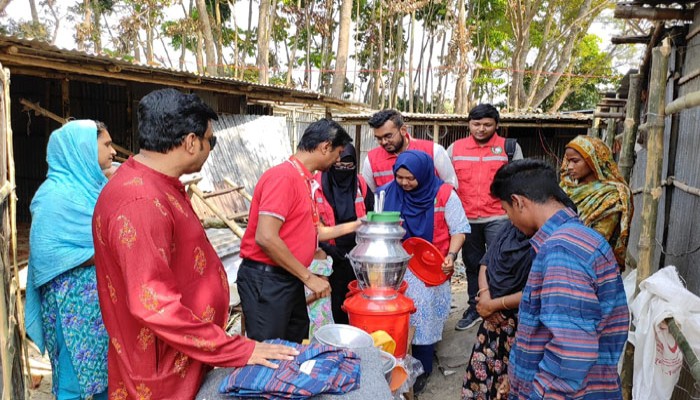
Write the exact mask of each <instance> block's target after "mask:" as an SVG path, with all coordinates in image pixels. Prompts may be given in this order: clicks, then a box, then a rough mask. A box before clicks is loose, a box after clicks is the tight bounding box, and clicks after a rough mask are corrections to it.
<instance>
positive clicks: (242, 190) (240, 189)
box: [224, 178, 253, 202]
mask: <svg viewBox="0 0 700 400" xmlns="http://www.w3.org/2000/svg"><path fill="white" fill-rule="evenodd" d="M224 182H226V184H227V185H229V186H231V187H234V188H236V190H237V191H238V193H240V194H241V196H243V197H245V199H246V200H248V201H251V202H252V201H253V196H251V195H250V193H248V192H247V191H246V190H245V188H244V187H242V186H239V185H236V184H235V183H233V181H232V180H231V178H224Z"/></svg>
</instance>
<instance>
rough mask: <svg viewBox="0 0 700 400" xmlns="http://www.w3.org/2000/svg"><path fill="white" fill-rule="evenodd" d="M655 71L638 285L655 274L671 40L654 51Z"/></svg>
mask: <svg viewBox="0 0 700 400" xmlns="http://www.w3.org/2000/svg"><path fill="white" fill-rule="evenodd" d="M653 52H654V53H653V56H652V70H651V77H650V82H649V103H648V104H649V107H648V111H647V125H648V126H649V130H648V135H647V142H648V146H647V165H646V180H645V184H644V194H643V201H642V232H641V235H640V238H639V249H640V251H639V265H638V267H637V269H638V275H637V285H639V283H640V282H641V281H643V280H644V279H646V278H648V277H649V276H650V275H651V273H652V258H653V250H654V247H655V246H654V245H653V244H654V242H655V240H654V239H655V235H656V219H657V218H656V217H657V214H658V205H659V197H660V196H661V189H660V184H661V171H662V167H663V155H664V143H663V135H664V117H665V114H664V108H665V93H666V79H667V73H668V57H669V55H670V53H671V46H670V43H669V39H668V38H666V39H664V42H663V44H662V45H661V46H660V47H657V48H655V49H654V50H653Z"/></svg>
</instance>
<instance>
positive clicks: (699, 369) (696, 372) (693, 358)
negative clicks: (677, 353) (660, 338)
mask: <svg viewBox="0 0 700 400" xmlns="http://www.w3.org/2000/svg"><path fill="white" fill-rule="evenodd" d="M664 322H666V325H668V332H669V333H670V334H671V336H673V339H674V340H675V341H676V343H678V347H680V349H681V351H682V352H683V357H684V358H685V362H686V363H688V366H689V367H690V374H691V375H692V376H693V379H695V382H700V360H698V356H697V355H696V354H695V351H693V347H692V346H691V345H690V343H689V342H688V339H687V338H686V337H685V335H683V332H682V331H681V328H680V327H679V326H678V324H676V320H675V319H673V317H671V318H666V319H665V320H664Z"/></svg>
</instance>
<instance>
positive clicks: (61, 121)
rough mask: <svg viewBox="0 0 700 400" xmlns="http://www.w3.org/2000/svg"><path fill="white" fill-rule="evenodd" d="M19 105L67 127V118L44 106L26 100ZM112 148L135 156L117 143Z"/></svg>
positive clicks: (121, 158)
mask: <svg viewBox="0 0 700 400" xmlns="http://www.w3.org/2000/svg"><path fill="white" fill-rule="evenodd" d="M19 103H20V104H22V105H23V106H25V107H27V108H28V109H30V110H32V111H34V114H36V115H38V116H41V117H47V118H50V119H52V120H54V121H56V122H58V123H59V124H61V125H65V124H66V122H68V120H67V119H65V118H63V117H61V116H59V115H56V114H54V113H52V112H51V111H49V110H47V109H45V108H44V107H42V106H40V105H38V104H36V103H32V102H31V101H29V100H26V99H19ZM112 147H114V150H116V151H118V152H120V153H122V154H126V155H128V156H133V155H134V152H132V151H131V150H127V149H126V148H124V147H122V146H120V145H118V144H116V143H112ZM117 160H118V161H126V158H123V157H117Z"/></svg>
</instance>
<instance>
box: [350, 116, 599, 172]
mask: <svg viewBox="0 0 700 400" xmlns="http://www.w3.org/2000/svg"><path fill="white" fill-rule="evenodd" d="M343 127H344V128H345V129H346V130H347V131H348V133H350V136H352V137H353V138H354V137H355V136H354V135H355V127H356V125H343ZM408 129H409V132H410V133H411V135H412V136H413V137H416V138H418V139H425V140H431V141H432V140H433V136H432V135H433V127H432V126H426V125H419V126H410V125H409V128H408ZM361 130H362V144H361V147H362V160H361V161H360V162H361V163H362V162H364V158H365V157H366V156H367V153H368V152H369V151H370V150H372V149H373V148H375V147H377V145H378V144H377V141H376V140H375V139H374V134H373V132H372V129H371V128H370V127H369V125H367V124H363V125H361ZM500 132H501V134H503V135H506V136H507V137H514V138H517V139H518V143H519V144H520V147H521V148H522V150H523V155H524V156H525V157H531V158H540V159H544V160H546V161H549V162H550V163H551V164H552V165H556V166H557V168H558V166H559V164H560V162H561V158H562V156H563V154H564V147H565V146H566V144H567V143H568V142H569V141H570V140H571V139H573V138H574V137H576V135H585V134H586V130H585V129H574V128H572V129H563V128H556V129H555V128H514V127H510V128H503V129H502V130H501V131H500ZM467 134H468V129H467V127H466V126H441V127H440V144H441V145H442V146H443V147H445V148H448V147H449V146H450V145H451V144H452V143H454V142H455V141H456V140H458V139H462V138H465V137H467Z"/></svg>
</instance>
